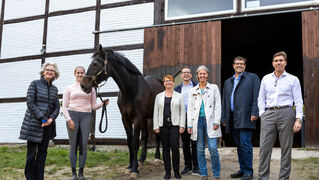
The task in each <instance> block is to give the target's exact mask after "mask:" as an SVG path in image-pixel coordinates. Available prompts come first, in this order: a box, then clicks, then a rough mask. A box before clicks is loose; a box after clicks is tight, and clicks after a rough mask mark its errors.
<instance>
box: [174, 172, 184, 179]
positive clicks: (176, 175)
mask: <svg viewBox="0 0 319 180" xmlns="http://www.w3.org/2000/svg"><path fill="white" fill-rule="evenodd" d="M174 176H175V179H182V176H181V175H180V174H179V172H174Z"/></svg>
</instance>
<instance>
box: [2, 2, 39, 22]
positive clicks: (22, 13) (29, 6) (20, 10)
mask: <svg viewBox="0 0 319 180" xmlns="http://www.w3.org/2000/svg"><path fill="white" fill-rule="evenodd" d="M5 6H6V7H5V11H4V13H5V14H4V20H8V19H17V18H21V17H28V16H34V15H43V14H44V13H45V0H6V3H5Z"/></svg>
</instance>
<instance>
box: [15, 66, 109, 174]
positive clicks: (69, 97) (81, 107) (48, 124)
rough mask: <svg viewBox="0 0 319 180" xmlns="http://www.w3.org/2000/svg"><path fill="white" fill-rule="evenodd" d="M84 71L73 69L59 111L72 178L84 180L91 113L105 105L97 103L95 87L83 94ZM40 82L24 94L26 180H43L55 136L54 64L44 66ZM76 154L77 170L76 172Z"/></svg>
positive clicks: (56, 100)
mask: <svg viewBox="0 0 319 180" xmlns="http://www.w3.org/2000/svg"><path fill="white" fill-rule="evenodd" d="M84 74H85V69H84V67H82V66H78V67H76V68H75V70H74V76H75V81H76V82H75V83H74V84H72V85H69V86H68V87H67V88H66V89H65V91H64V93H63V103H62V111H63V115H64V117H65V119H66V127H67V131H68V135H69V143H70V151H69V159H70V164H71V169H72V177H71V179H73V180H75V179H85V176H84V166H85V162H86V157H87V144H88V138H89V134H90V131H91V126H92V110H96V109H98V108H100V107H102V105H103V103H105V104H108V100H105V101H104V102H101V103H97V102H96V93H95V90H94V88H93V89H92V92H91V93H89V94H86V93H85V92H83V91H82V90H81V86H80V83H81V82H82V79H83V77H84ZM40 76H41V78H40V80H34V81H32V82H31V84H30V86H29V88H28V91H27V97H26V100H27V110H26V113H25V117H24V120H23V123H22V127H21V131H20V137H19V138H20V139H23V140H27V159H26V165H25V170H24V174H25V177H26V179H27V180H43V179H44V167H45V161H46V157H47V149H48V145H49V141H50V140H51V139H53V138H54V137H55V136H56V125H55V119H56V118H57V117H58V115H59V111H60V103H59V98H58V89H57V87H56V86H54V85H53V84H52V82H53V81H54V80H56V79H57V78H58V77H59V70H58V66H57V64H56V63H51V62H47V63H45V64H43V66H42V69H41V71H40ZM77 152H79V171H78V174H77V172H76V164H77Z"/></svg>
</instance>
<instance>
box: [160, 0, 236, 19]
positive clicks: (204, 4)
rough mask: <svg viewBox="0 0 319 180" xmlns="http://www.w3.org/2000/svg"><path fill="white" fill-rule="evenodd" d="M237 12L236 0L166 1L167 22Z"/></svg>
mask: <svg viewBox="0 0 319 180" xmlns="http://www.w3.org/2000/svg"><path fill="white" fill-rule="evenodd" d="M235 12H236V0H165V20H174V19H185V18H192V17H202V16H211V15H217V14H227V13H235Z"/></svg>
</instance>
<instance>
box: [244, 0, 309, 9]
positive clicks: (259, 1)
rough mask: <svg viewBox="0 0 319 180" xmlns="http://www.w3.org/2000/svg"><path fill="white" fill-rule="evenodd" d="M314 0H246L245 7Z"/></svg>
mask: <svg viewBox="0 0 319 180" xmlns="http://www.w3.org/2000/svg"><path fill="white" fill-rule="evenodd" d="M310 1H314V0H246V3H245V8H256V7H263V6H271V5H280V4H289V3H299V2H310Z"/></svg>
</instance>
